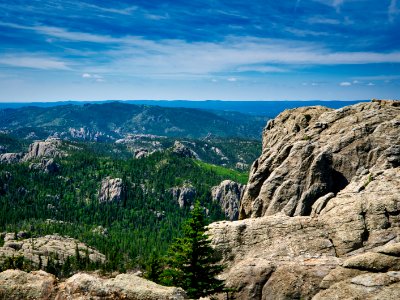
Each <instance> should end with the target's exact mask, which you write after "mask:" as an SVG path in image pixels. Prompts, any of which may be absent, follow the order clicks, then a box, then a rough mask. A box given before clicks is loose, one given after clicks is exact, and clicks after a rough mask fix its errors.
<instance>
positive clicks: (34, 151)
mask: <svg viewBox="0 0 400 300" xmlns="http://www.w3.org/2000/svg"><path fill="white" fill-rule="evenodd" d="M61 145H62V142H61V140H59V139H56V138H49V139H47V140H45V141H37V142H33V143H32V144H30V145H29V148H28V152H27V153H25V154H24V153H4V154H0V163H8V164H10V163H19V162H24V161H30V160H35V159H39V158H47V161H50V159H53V158H56V157H62V156H64V155H65V153H64V152H63V151H62V150H60V146H61ZM36 167H40V166H39V165H36ZM53 167H55V163H54V161H51V166H44V168H45V169H48V168H53Z"/></svg>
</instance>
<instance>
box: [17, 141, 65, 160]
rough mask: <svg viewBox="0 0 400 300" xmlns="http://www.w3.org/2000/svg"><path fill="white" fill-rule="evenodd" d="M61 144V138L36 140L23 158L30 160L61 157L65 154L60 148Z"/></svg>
mask: <svg viewBox="0 0 400 300" xmlns="http://www.w3.org/2000/svg"><path fill="white" fill-rule="evenodd" d="M61 144H62V142H61V140H59V139H54V138H50V139H47V140H45V141H38V142H34V143H32V144H30V145H29V149H28V153H27V154H25V156H24V158H23V160H24V161H29V160H32V159H37V158H41V157H49V158H55V157H60V156H62V155H63V152H62V151H61V150H60V149H59V147H60V146H61Z"/></svg>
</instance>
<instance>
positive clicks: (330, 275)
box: [208, 101, 400, 299]
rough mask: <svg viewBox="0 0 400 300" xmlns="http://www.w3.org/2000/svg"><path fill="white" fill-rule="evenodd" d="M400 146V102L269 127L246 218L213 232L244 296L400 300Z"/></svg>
mask: <svg viewBox="0 0 400 300" xmlns="http://www.w3.org/2000/svg"><path fill="white" fill-rule="evenodd" d="M398 145H400V106H399V105H398V102H390V101H375V102H372V103H361V104H357V105H354V106H350V107H345V108H343V109H339V110H330V109H327V108H322V107H312V108H299V109H295V110H290V111H286V112H284V113H282V114H281V115H279V116H278V117H277V118H276V119H275V120H273V121H271V122H269V123H268V126H267V128H266V129H265V131H264V140H263V154H262V155H261V157H260V158H259V159H258V160H257V161H256V162H255V163H254V164H253V167H252V170H251V173H250V179H249V183H248V185H247V186H246V190H245V193H244V196H243V198H242V204H241V209H240V218H242V220H239V221H235V222H227V221H223V222H217V223H212V224H211V225H210V226H209V231H208V233H209V235H210V236H211V239H212V243H213V245H214V248H215V249H216V252H217V255H219V256H220V257H221V263H223V264H224V265H226V266H227V268H226V269H225V271H224V273H223V274H222V275H221V277H222V278H224V279H226V280H227V285H228V287H230V288H232V289H233V290H236V291H237V292H236V295H235V297H236V299H300V298H301V299H312V298H313V297H315V299H363V298H365V299H397V298H398V279H397V276H398V275H397V274H398V272H399V266H400V265H399V254H400V165H399V164H398V159H399V151H398ZM238 266H245V267H242V268H238ZM261 266H265V270H264V271H263V272H260V271H259V270H260V268H261ZM396 272H397V273H396Z"/></svg>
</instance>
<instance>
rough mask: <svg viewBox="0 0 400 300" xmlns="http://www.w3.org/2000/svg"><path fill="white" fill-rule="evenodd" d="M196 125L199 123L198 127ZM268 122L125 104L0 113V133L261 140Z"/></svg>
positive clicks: (236, 115) (88, 137)
mask: <svg viewBox="0 0 400 300" xmlns="http://www.w3.org/2000/svg"><path fill="white" fill-rule="evenodd" d="M194 120H195V122H194ZM265 122H266V118H265V117H256V116H251V115H246V114H241V113H238V112H229V113H228V112H212V111H206V110H200V109H191V108H168V107H159V106H150V105H134V104H126V103H121V102H107V103H103V104H85V105H63V106H57V107H34V106H28V107H22V108H18V109H9V108H8V109H2V110H0V130H5V131H7V132H8V133H13V134H14V135H16V136H18V137H21V138H25V137H28V138H29V137H34V138H40V139H45V138H47V137H48V136H50V135H52V136H57V137H60V138H63V139H84V140H96V141H100V140H101V141H113V140H115V139H119V138H124V137H126V136H127V135H128V134H153V135H160V136H169V137H185V138H203V137H205V136H207V135H209V134H213V135H215V136H218V137H240V138H251V139H256V140H259V138H260V136H261V131H262V128H263V126H264V125H265Z"/></svg>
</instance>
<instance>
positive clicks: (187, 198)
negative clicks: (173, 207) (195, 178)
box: [171, 183, 196, 208]
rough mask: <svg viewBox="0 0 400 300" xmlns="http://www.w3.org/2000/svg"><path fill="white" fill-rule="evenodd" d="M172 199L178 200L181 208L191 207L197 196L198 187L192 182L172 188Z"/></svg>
mask: <svg viewBox="0 0 400 300" xmlns="http://www.w3.org/2000/svg"><path fill="white" fill-rule="evenodd" d="M171 194H172V199H174V201H176V202H178V204H179V207H180V208H184V207H187V206H188V207H190V206H191V205H192V204H193V202H194V199H195V197H196V189H195V188H194V186H192V185H191V184H190V183H186V184H184V185H182V186H177V187H173V188H171Z"/></svg>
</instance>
